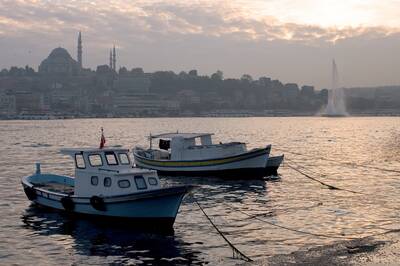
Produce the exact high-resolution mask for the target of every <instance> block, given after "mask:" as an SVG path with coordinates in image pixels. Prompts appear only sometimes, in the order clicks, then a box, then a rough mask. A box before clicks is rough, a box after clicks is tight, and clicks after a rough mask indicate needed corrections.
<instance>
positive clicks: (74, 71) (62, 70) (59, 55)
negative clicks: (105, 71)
mask: <svg viewBox="0 0 400 266" xmlns="http://www.w3.org/2000/svg"><path fill="white" fill-rule="evenodd" d="M82 55H83V49H82V34H81V32H79V35H78V49H77V59H76V60H75V59H73V58H72V57H71V55H70V54H69V53H68V51H67V50H66V49H64V48H62V47H58V48H55V49H54V50H53V51H51V53H50V54H49V56H48V57H47V58H46V59H44V60H43V61H42V62H41V63H40V65H39V73H41V74H48V75H49V74H50V75H67V76H75V75H79V73H81V72H82V69H83V64H82ZM109 68H110V69H112V70H114V71H116V51H115V46H114V47H113V49H112V50H111V51H110V64H109Z"/></svg>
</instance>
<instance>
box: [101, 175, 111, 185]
mask: <svg viewBox="0 0 400 266" xmlns="http://www.w3.org/2000/svg"><path fill="white" fill-rule="evenodd" d="M106 180H110V185H109V186H106ZM103 186H104V187H111V186H112V179H111V177H109V176H106V177H104V179H103Z"/></svg>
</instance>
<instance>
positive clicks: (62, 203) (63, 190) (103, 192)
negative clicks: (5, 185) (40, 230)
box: [22, 143, 192, 228]
mask: <svg viewBox="0 0 400 266" xmlns="http://www.w3.org/2000/svg"><path fill="white" fill-rule="evenodd" d="M103 144H104V143H103ZM61 153H63V154H66V155H69V156H71V157H72V159H73V160H74V163H75V177H69V176H64V175H55V174H45V173H41V169H40V164H37V166H36V173H35V174H34V175H31V176H27V177H23V178H22V186H23V188H24V191H25V193H26V196H27V197H28V199H29V200H31V201H33V202H35V203H36V204H38V205H41V206H45V207H50V208H53V209H57V210H63V211H66V212H69V213H75V214H85V215H91V216H101V217H103V218H113V219H115V218H124V219H129V224H135V225H136V224H139V225H142V226H145V227H147V226H154V225H156V227H161V228H172V226H173V224H174V221H175V217H176V215H177V213H178V209H179V206H180V204H181V201H182V199H183V197H184V196H185V194H186V193H188V192H189V191H190V190H191V188H192V187H191V186H172V187H167V188H162V187H161V186H160V181H159V178H158V176H157V172H156V171H151V170H146V169H139V168H134V167H132V164H131V161H130V159H129V150H128V149H120V148H118V149H112V148H99V149H63V150H61Z"/></svg>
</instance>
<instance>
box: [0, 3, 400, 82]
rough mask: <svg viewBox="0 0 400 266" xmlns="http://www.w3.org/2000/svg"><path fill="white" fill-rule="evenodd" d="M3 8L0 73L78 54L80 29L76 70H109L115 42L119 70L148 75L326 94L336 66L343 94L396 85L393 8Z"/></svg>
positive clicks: (399, 60)
mask: <svg viewBox="0 0 400 266" xmlns="http://www.w3.org/2000/svg"><path fill="white" fill-rule="evenodd" d="M282 6H286V9H285V10H284V9H282V8H280V7H282ZM0 7H1V8H0V10H1V11H0V25H2V29H1V30H0V36H1V37H2V38H1V39H0V45H1V47H2V48H3V49H2V50H1V51H0V56H1V57H2V58H3V60H2V61H1V62H0V68H8V67H10V66H13V65H16V66H24V65H30V66H33V67H34V68H35V69H37V67H38V65H39V63H40V61H41V59H42V58H44V57H45V56H47V55H48V53H49V52H50V51H51V50H52V49H53V48H54V47H59V46H61V47H64V48H66V49H67V50H68V51H69V52H70V53H71V54H73V55H75V54H76V49H77V47H76V33H77V32H78V31H80V30H81V31H82V34H83V36H84V42H85V45H84V60H83V64H84V66H85V67H90V68H92V69H95V67H96V66H97V65H102V64H108V55H109V49H110V46H112V45H113V44H114V43H115V44H116V46H117V49H118V51H119V59H118V60H119V65H120V66H126V67H128V68H133V67H143V68H144V70H145V71H146V72H153V71H157V70H173V71H175V72H178V73H179V72H180V71H182V70H185V71H187V70H190V69H197V70H198V71H199V74H206V75H210V74H212V73H214V72H215V71H216V70H222V71H223V72H224V76H225V77H234V78H238V77H240V76H241V75H242V74H243V73H247V74H250V75H252V76H253V77H254V78H258V77H260V76H270V77H272V78H276V79H279V80H282V81H283V82H285V83H286V82H287V83H288V82H295V83H299V84H311V85H315V86H316V87H317V88H324V87H328V88H329V85H330V79H331V77H330V62H331V60H332V58H335V59H336V61H337V63H338V68H339V72H340V76H341V84H342V85H343V86H347V87H353V86H378V85H397V84H400V77H399V75H397V71H396V70H397V69H399V68H400V57H399V55H400V34H399V32H400V31H399V27H398V26H399V25H400V23H399V19H398V16H397V15H398V14H397V11H396V10H399V9H398V8H396V7H400V4H399V3H398V1H389V2H386V4H385V5H384V4H382V3H380V2H379V1H373V0H370V1H363V2H362V3H360V2H359V1H349V2H348V3H346V6H344V4H341V3H334V2H332V1H318V2H315V1H312V0H303V1H296V3H288V1H283V2H281V1H274V0H270V1H257V0H253V1H233V2H227V1H218V2H209V1H197V2H195V3H193V4H192V5H190V6H189V5H188V4H185V3H184V2H180V1H172V2H169V3H165V2H160V1H157V2H155V1H138V2H137V3H135V4H134V5H133V4H129V2H126V1H113V2H112V3H110V4H109V5H106V2H105V1H97V2H96V4H95V5H94V4H91V3H90V2H87V1H82V2H79V3H75V2H70V1H63V2H53V1H52V2H47V1H18V2H16V3H15V2H14V1H12V2H11V1H3V2H2V3H0ZM327 7H329V8H327ZM65 11H68V12H65ZM283 11H285V12H283ZM349 14H351V16H350V15H349Z"/></svg>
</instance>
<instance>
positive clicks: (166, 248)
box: [21, 204, 202, 265]
mask: <svg viewBox="0 0 400 266" xmlns="http://www.w3.org/2000/svg"><path fill="white" fill-rule="evenodd" d="M21 220H22V222H23V227H24V228H26V229H29V230H31V231H33V232H35V233H36V234H39V235H45V236H52V235H53V236H60V235H61V236H69V237H71V239H72V240H73V245H72V247H73V248H74V250H75V252H76V254H80V255H86V256H97V257H99V259H101V257H109V256H115V257H116V258H118V259H116V261H113V262H114V263H128V262H130V263H131V262H133V263H138V262H140V263H144V264H147V263H150V264H153V265H154V264H163V265H180V264H184V265H188V264H194V265H195V264H202V262H201V260H200V258H199V257H198V255H199V254H200V253H199V252H197V251H194V250H192V249H191V247H190V245H191V244H190V243H185V242H184V241H183V240H182V239H180V238H179V237H176V236H174V231H173V230H170V231H148V230H147V231H142V229H137V228H132V227H130V226H129V225H128V224H122V223H120V222H117V223H112V224H111V223H105V222H101V221H99V220H98V219H97V220H93V219H88V218H82V217H74V216H70V215H66V214H64V213H61V212H57V211H51V210H49V209H45V208H40V207H38V206H36V205H33V204H32V205H31V206H29V207H28V208H27V209H26V210H25V212H24V213H23V214H22V216H21ZM64 239H65V238H61V239H60V241H61V240H64ZM196 244H198V243H196ZM99 262H100V260H99Z"/></svg>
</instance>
